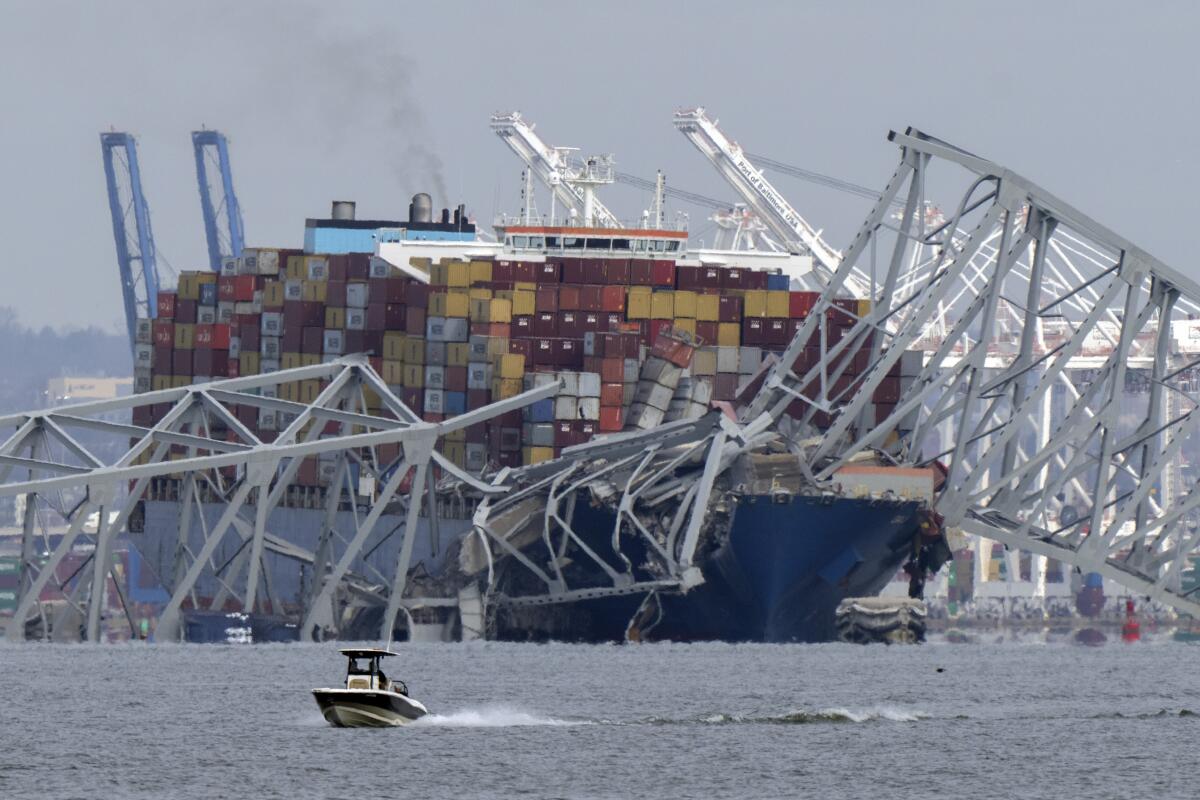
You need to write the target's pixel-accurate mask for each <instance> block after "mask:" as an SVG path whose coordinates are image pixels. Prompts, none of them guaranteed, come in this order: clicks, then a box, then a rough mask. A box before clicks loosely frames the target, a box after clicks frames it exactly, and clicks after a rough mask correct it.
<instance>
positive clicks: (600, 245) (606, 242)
mask: <svg viewBox="0 0 1200 800" xmlns="http://www.w3.org/2000/svg"><path fill="white" fill-rule="evenodd" d="M584 242H585V244H584V247H586V248H587V249H588V250H611V249H612V239H593V238H591V237H588V238H587V239H585V240H584Z"/></svg>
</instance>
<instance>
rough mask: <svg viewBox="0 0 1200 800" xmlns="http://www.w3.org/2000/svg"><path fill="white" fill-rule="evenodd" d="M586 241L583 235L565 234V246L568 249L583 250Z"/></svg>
mask: <svg viewBox="0 0 1200 800" xmlns="http://www.w3.org/2000/svg"><path fill="white" fill-rule="evenodd" d="M584 241H585V240H584V238H583V237H582V236H564V237H563V247H564V248H566V249H567V250H582V249H583V243H584Z"/></svg>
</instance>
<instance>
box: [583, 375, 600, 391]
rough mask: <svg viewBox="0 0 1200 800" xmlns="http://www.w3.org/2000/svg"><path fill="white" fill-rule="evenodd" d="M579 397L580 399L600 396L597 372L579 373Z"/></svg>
mask: <svg viewBox="0 0 1200 800" xmlns="http://www.w3.org/2000/svg"><path fill="white" fill-rule="evenodd" d="M579 396H580V397H599V396H600V373H598V372H581V373H579Z"/></svg>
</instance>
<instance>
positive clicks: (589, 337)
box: [583, 331, 599, 356]
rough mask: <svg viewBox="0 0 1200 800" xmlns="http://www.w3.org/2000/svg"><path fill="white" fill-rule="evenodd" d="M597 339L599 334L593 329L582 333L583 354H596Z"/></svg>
mask: <svg viewBox="0 0 1200 800" xmlns="http://www.w3.org/2000/svg"><path fill="white" fill-rule="evenodd" d="M597 341H599V334H598V333H596V332H595V331H588V332H587V333H585V334H583V354H584V355H585V356H594V355H596V342H597Z"/></svg>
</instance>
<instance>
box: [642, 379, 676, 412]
mask: <svg viewBox="0 0 1200 800" xmlns="http://www.w3.org/2000/svg"><path fill="white" fill-rule="evenodd" d="M674 396H675V389H674V388H673V387H670V386H663V385H661V384H658V383H652V382H650V381H642V382H641V383H639V384H638V390H637V394H636V395H635V396H634V398H633V401H634V403H640V404H642V405H647V406H652V407H654V408H657V409H659V410H660V411H666V410H667V408H668V407H669V406H670V405H671V398H672V397H674Z"/></svg>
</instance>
